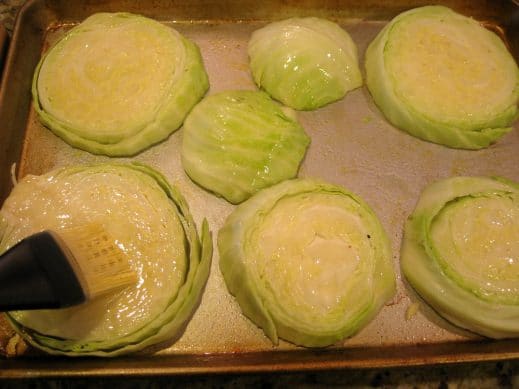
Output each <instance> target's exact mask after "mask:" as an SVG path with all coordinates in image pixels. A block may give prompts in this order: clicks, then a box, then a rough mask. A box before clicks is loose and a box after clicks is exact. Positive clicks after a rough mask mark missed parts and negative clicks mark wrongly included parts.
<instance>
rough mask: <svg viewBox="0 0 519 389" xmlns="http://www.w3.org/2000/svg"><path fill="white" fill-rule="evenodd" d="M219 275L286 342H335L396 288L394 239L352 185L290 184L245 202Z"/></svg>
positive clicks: (232, 221)
mask: <svg viewBox="0 0 519 389" xmlns="http://www.w3.org/2000/svg"><path fill="white" fill-rule="evenodd" d="M218 249H219V253H220V269H221V271H222V274H223V276H224V279H225V282H226V284H227V288H228V289H229V291H230V292H231V293H232V294H233V295H234V296H236V299H237V301H238V303H239V304H240V307H241V309H242V311H243V313H244V314H245V315H246V316H247V317H249V318H250V319H251V320H252V321H253V322H254V323H256V325H258V326H259V327H261V328H262V329H263V331H264V332H265V334H266V335H267V336H268V337H269V338H270V339H271V340H272V342H274V343H277V342H278V338H282V339H285V340H288V341H290V342H292V343H295V344H298V345H302V346H307V347H322V346H328V345H330V344H333V343H335V342H337V341H339V340H341V339H343V338H345V337H347V336H350V335H352V334H354V333H355V332H356V331H358V330H359V329H360V328H362V327H363V326H364V325H365V324H366V323H367V322H368V321H369V320H370V319H371V318H373V317H374V316H375V315H376V314H377V313H378V311H379V310H380V308H381V307H382V306H383V305H384V304H385V303H386V301H387V300H388V299H390V298H391V297H392V296H393V293H394V290H395V275H394V271H393V267H392V262H391V252H390V251H391V249H390V245H389V240H388V238H387V236H386V234H385V232H384V230H383V228H382V226H381V224H380V222H379V221H378V219H377V217H376V215H375V214H374V213H373V211H372V210H371V209H370V208H369V206H368V205H367V204H366V203H364V202H363V201H362V200H361V199H360V198H359V197H357V196H355V195H354V194H352V193H350V192H349V191H347V190H346V189H344V188H342V187H339V186H335V185H332V184H327V183H324V182H317V181H313V180H309V179H295V180H288V181H284V182H282V183H280V184H277V185H274V186H272V187H270V188H267V189H263V190H262V191H260V192H258V193H257V194H256V195H254V196H253V197H251V198H250V199H249V200H247V201H245V202H244V203H242V204H240V205H239V206H238V207H237V208H236V209H235V210H234V212H233V213H232V214H231V215H230V216H229V217H228V219H227V220H226V222H225V224H224V226H223V228H222V229H221V230H220V231H219V233H218Z"/></svg>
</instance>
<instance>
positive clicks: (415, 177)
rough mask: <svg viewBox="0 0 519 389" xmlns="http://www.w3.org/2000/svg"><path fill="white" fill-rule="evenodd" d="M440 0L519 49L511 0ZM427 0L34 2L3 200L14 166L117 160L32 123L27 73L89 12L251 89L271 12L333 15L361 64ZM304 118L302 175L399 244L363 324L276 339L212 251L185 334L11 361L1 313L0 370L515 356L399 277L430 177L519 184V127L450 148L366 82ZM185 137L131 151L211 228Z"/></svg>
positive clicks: (4, 100) (4, 102) (222, 82)
mask: <svg viewBox="0 0 519 389" xmlns="http://www.w3.org/2000/svg"><path fill="white" fill-rule="evenodd" d="M436 3H437V2H436ZM440 3H443V4H445V5H447V6H450V7H451V8H453V9H455V10H457V11H459V12H461V13H463V14H465V15H469V16H472V17H474V18H476V19H478V20H480V21H482V22H484V23H485V25H486V26H488V28H491V29H493V30H494V31H496V32H497V33H498V34H500V35H501V36H502V37H503V39H504V40H505V41H506V42H507V44H508V45H509V47H510V50H511V51H512V52H513V54H514V56H515V57H516V59H517V58H519V47H518V46H519V39H518V32H517V29H518V28H517V20H516V19H517V15H518V9H519V6H518V5H517V3H516V2H513V1H493V2H489V1H484V0H471V1H469V0H459V1H457V0H451V1H441V2H440ZM426 4H427V3H426V2H425V1H419V0H412V1H403V0H394V1H391V2H385V1H377V0H350V1H348V0H342V1H341V0H325V1H322V0H321V1H319V0H315V1H313V0H306V1H296V0H284V1H283V0H268V1H265V2H259V3H258V2H257V1H254V0H241V1H240V0H222V1H218V2H215V1H208V0H198V1H190V0H177V1H175V2H171V1H168V0H155V1H130V0H128V1H125V0H114V1H104V0H97V1H88V2H85V1H79V0H74V1H66V0H61V1H50V0H47V1H43V0H32V1H28V2H27V3H26V4H25V5H24V6H23V7H22V8H21V10H20V12H19V14H18V16H17V19H16V23H15V28H14V32H13V35H12V40H11V45H10V49H9V53H8V57H7V59H6V61H5V66H4V73H3V78H2V84H1V86H0V139H1V141H0V148H1V151H0V202H1V201H3V200H4V199H5V198H6V196H7V195H8V194H9V192H10V189H11V187H12V184H11V166H12V165H13V164H16V175H17V176H18V177H22V176H24V175H26V174H42V173H44V172H47V171H49V170H51V169H53V168H56V167H60V166H66V165H72V164H79V163H88V162H95V161H106V160H108V159H109V158H107V157H100V156H93V155H91V154H89V153H86V152H83V151H80V150H76V149H73V148H71V147H70V146H68V145H67V144H65V143H64V142H63V141H62V140H61V139H59V138H57V137H56V136H54V135H53V134H52V133H51V132H50V131H49V130H47V129H45V128H44V127H43V126H42V125H41V124H40V123H39V122H38V120H37V118H36V116H35V113H34V111H33V109H32V107H31V94H30V86H31V78H32V73H33V70H34V67H35V65H36V63H37V61H38V59H39V58H40V55H41V53H42V51H44V50H45V49H46V48H47V47H48V46H49V45H50V44H52V42H54V41H55V40H56V39H57V38H59V37H60V36H61V35H62V34H63V33H64V31H66V30H67V29H69V28H70V27H71V26H72V25H74V24H76V23H78V22H80V21H81V20H83V19H84V18H86V17H87V16H89V15H90V14H92V13H94V12H100V11H110V12H112V11H128V12H134V13H140V14H143V15H145V16H148V17H152V18H155V19H157V20H160V21H162V22H164V23H166V24H168V25H171V26H172V27H174V28H176V29H177V30H179V31H180V32H181V33H183V34H184V35H185V36H187V37H188V38H190V39H192V40H193V41H194V42H196V43H197V44H198V45H199V47H200V49H201V52H202V56H203V59H204V62H205V65H206V68H207V71H208V74H209V79H210V84H211V87H210V91H209V92H208V93H209V94H211V93H216V92H218V91H222V90H226V89H254V88H255V86H254V83H253V82H252V78H251V76H250V73H249V69H248V58H247V53H246V48H247V42H248V39H249V37H250V34H251V32H252V31H254V30H255V29H257V28H259V27H261V26H263V25H265V24H266V23H267V22H269V21H272V20H276V19H282V18H286V17H290V16H296V15H297V16H320V17H326V18H329V19H331V20H334V21H336V22H338V23H339V24H340V25H342V26H343V27H344V28H345V29H346V30H347V31H348V32H349V33H350V35H351V36H352V38H353V39H354V41H355V42H356V44H357V45H358V49H359V55H360V59H361V62H362V61H363V57H364V51H365V49H366V47H367V45H368V43H369V42H370V41H371V40H372V39H373V38H374V36H375V35H376V33H377V32H378V31H379V30H380V29H381V28H382V27H383V26H384V24H385V23H386V22H387V21H388V20H389V19H390V18H392V17H393V16H395V15H397V14H398V13H400V12H402V11H404V10H406V9H409V8H412V7H417V6H421V5H426ZM514 18H515V19H514ZM514 20H516V21H515V22H514ZM298 117H299V120H300V122H301V123H302V124H303V126H304V127H305V129H306V131H307V133H308V134H309V135H310V136H311V138H312V144H311V146H310V148H309V150H308V153H307V155H306V158H305V160H304V162H303V165H302V167H301V170H300V174H299V175H300V176H302V177H318V178H321V179H324V180H328V181H330V182H333V183H336V184H340V185H343V186H345V187H347V188H349V189H350V190H352V191H353V192H355V193H357V194H358V195H360V196H362V197H363V198H364V199H365V200H366V201H367V202H368V203H369V204H370V205H371V206H372V207H373V208H374V210H375V211H376V213H377V214H378V216H379V217H380V219H381V221H382V223H383V225H384V226H385V228H386V230H387V232H388V234H389V236H390V238H391V240H392V248H393V253H394V254H393V258H394V266H395V269H396V270H397V272H398V288H397V294H396V297H395V298H394V299H393V300H392V301H391V302H390V303H388V304H387V305H386V306H385V307H384V308H383V309H382V311H381V312H380V314H379V315H378V316H377V317H376V318H375V319H374V320H373V321H372V322H371V323H370V324H369V325H368V326H367V327H366V328H364V329H363V330H362V331H361V332H359V333H358V334H357V335H355V336H353V337H352V338H350V339H346V340H345V341H344V342H341V343H340V344H337V345H335V346H333V347H329V348H326V349H319V350H314V349H303V348H299V347H295V346H293V345H290V344H288V343H281V344H280V345H279V346H273V345H272V344H271V343H270V341H269V340H268V339H267V338H266V337H265V336H264V335H263V333H262V332H261V330H259V329H258V328H257V327H255V326H254V325H253V324H252V323H251V322H250V321H249V320H248V319H246V318H245V317H244V316H243V315H242V314H241V312H240V309H239V307H238V305H237V303H236V302H235V301H234V299H233V298H232V297H231V296H230V295H229V294H228V293H227V290H226V288H225V285H224V283H223V279H222V276H221V274H220V271H219V268H218V254H217V252H215V255H214V256H213V265H212V269H211V275H210V278H209V281H208V284H207V287H206V290H205V293H204V296H203V298H202V301H201V304H200V306H199V308H198V310H197V311H196V313H195V315H194V316H193V318H192V320H191V321H190V323H189V325H188V326H187V328H186V330H185V332H184V333H183V335H182V336H181V338H180V339H179V340H178V341H177V342H175V343H172V344H167V345H162V347H158V348H154V349H152V350H146V351H144V352H141V353H138V354H134V355H129V356H126V357H121V358H114V359H108V360H106V359H96V358H69V359H66V358H57V357H50V356H47V355H42V354H41V353H38V352H36V351H34V350H30V349H29V350H27V352H25V353H24V354H23V355H20V356H16V357H11V358H5V357H2V356H1V353H2V351H3V352H4V354H5V349H6V347H7V346H6V345H7V342H8V341H9V338H10V337H11V336H12V335H13V334H12V331H10V330H9V329H8V328H7V327H6V325H5V323H3V324H2V322H1V321H0V377H36V376H37V377H42V376H43V377H50V376H69V377H70V376H81V377H84V376H101V375H103V376H106V375H165V374H168V375H169V374H194V373H240V372H273V371H296V370H298V371H301V370H324V369H342V368H375V367H378V368H380V367H396V366H411V365H413V366H418V365H432V364H444V363H459V362H474V361H489V360H505V359H513V358H518V357H519V340H504V341H493V340H487V339H482V338H480V337H477V336H475V335H472V334H469V333H467V332H464V331H462V330H460V329H457V328H454V327H453V326H451V325H449V324H448V323H447V322H445V321H444V320H442V319H441V318H440V317H439V316H438V315H436V314H435V313H434V312H433V311H432V310H431V309H429V308H428V306H427V305H426V304H424V303H423V302H421V301H420V299H419V298H418V296H417V295H416V294H415V293H414V292H413V291H412V290H411V289H410V288H409V286H408V285H407V284H406V283H405V280H403V279H402V277H401V275H400V267H399V262H398V257H399V247H400V240H401V237H402V228H403V224H404V221H405V219H406V217H407V216H408V215H409V213H410V212H411V211H412V209H413V207H414V205H415V202H416V200H417V199H418V196H419V194H420V192H421V190H422V189H423V188H424V186H425V185H426V184H428V183H429V182H432V181H434V180H436V179H439V178H443V177H447V176H452V175H501V176H505V177H508V178H510V179H513V180H516V181H519V131H518V130H519V128H518V127H519V124H518V123H516V124H515V127H516V128H515V130H514V131H512V132H511V133H509V134H508V135H506V136H505V137H504V138H502V139H501V140H500V141H499V142H497V143H496V144H495V145H493V146H491V147H489V148H487V149H484V150H479V151H467V150H454V149H449V148H446V147H443V146H439V145H435V144H431V143H427V142H423V141H421V140H418V139H416V138H414V137H412V136H410V135H407V134H406V133H404V132H402V131H399V130H397V129H396V128H394V127H392V126H391V125H389V124H388V123H387V122H386V121H385V119H384V118H383V117H382V115H381V114H380V112H379V111H378V109H377V108H376V106H375V105H374V104H373V102H372V100H371V98H370V95H369V93H368V91H367V89H366V88H365V87H363V88H360V89H358V90H355V91H353V92H351V93H349V94H348V95H347V96H346V97H345V98H344V99H342V100H341V101H338V102H336V103H333V104H330V105H328V106H326V107H323V108H321V109H319V110H317V111H313V112H300V113H299V114H298ZM181 137H182V129H180V130H179V131H177V132H176V133H174V134H172V135H171V136H170V137H169V138H168V139H167V140H166V141H164V142H162V143H161V144H159V145H156V146H154V147H152V148H150V149H149V150H146V151H145V152H143V153H141V154H139V155H137V156H136V157H134V159H136V160H139V161H141V162H145V163H148V164H150V165H152V166H155V167H156V168H158V169H159V170H161V171H162V172H163V173H164V174H165V175H166V176H167V177H168V178H169V179H170V181H171V182H172V183H173V184H174V185H177V186H178V187H179V188H180V190H181V191H182V192H183V194H184V195H185V197H186V198H187V200H188V202H189V204H190V207H191V210H192V213H193V215H194V217H195V220H196V221H197V222H198V223H199V222H200V221H201V220H202V218H203V217H206V218H207V219H208V221H209V223H210V226H211V230H212V231H213V237H216V233H217V231H218V229H219V228H220V226H221V225H222V223H223V221H224V219H225V217H226V216H227V215H228V214H229V213H230V212H231V211H232V209H233V206H231V205H230V204H228V203H226V202H225V201H224V200H222V199H218V198H216V197H215V196H213V195H211V194H209V193H207V192H205V191H203V190H202V189H200V188H199V187H197V186H196V185H195V184H194V183H193V182H191V181H190V180H189V179H188V178H187V176H186V175H185V173H184V172H183V170H182V166H181V164H180V158H179V145H180V140H181ZM120 160H126V159H124V158H123V159H120ZM417 303H418V304H420V309H419V311H418V312H417V313H416V314H415V315H411V317H409V315H407V313H408V312H409V308H410V307H416V304H417Z"/></svg>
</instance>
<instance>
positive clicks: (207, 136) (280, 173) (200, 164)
mask: <svg viewBox="0 0 519 389" xmlns="http://www.w3.org/2000/svg"><path fill="white" fill-rule="evenodd" d="M183 131H184V132H183V139H182V165H183V167H184V169H185V171H186V173H187V174H188V175H189V177H191V179H192V180H193V181H195V182H196V183H197V184H199V185H200V186H202V187H204V188H206V189H208V190H210V191H212V192H214V193H216V194H217V195H220V196H222V197H224V198H225V199H226V200H228V201H229V202H231V203H233V204H237V203H240V202H242V201H244V200H246V199H247V198H249V197H250V196H251V195H252V194H254V193H256V192H257V191H259V190H260V189H262V188H266V187H268V186H270V185H273V184H276V183H278V182H280V181H283V180H285V179H289V178H293V177H295V176H296V175H297V172H298V170H299V165H300V164H301V161H302V160H303V158H304V155H305V152H306V149H307V147H308V145H309V143H310V138H309V137H308V136H307V135H306V133H305V131H304V129H303V127H301V125H300V124H299V123H298V122H297V120H296V119H295V118H294V112H293V111H292V110H290V109H287V108H285V107H282V106H280V105H279V104H278V103H276V102H275V101H273V100H272V99H271V98H270V97H269V96H268V95H267V94H266V93H263V92H259V91H245V90H244V91H226V92H222V93H219V94H216V95H212V96H208V97H206V98H205V99H204V100H202V101H201V102H200V103H199V104H198V105H197V106H196V107H195V108H194V109H193V111H192V112H191V113H190V114H189V116H188V117H187V118H186V122H185V125H184V128H183Z"/></svg>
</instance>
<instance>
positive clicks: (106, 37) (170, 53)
mask: <svg viewBox="0 0 519 389" xmlns="http://www.w3.org/2000/svg"><path fill="white" fill-rule="evenodd" d="M208 87H209V83H208V78H207V74H206V72H205V69H204V65H203V63H202V58H201V56H200V52H199V49H198V47H197V46H196V45H195V44H194V43H192V42H191V41H189V40H187V39H186V38H184V37H183V36H182V35H181V34H179V33H178V32H177V31H176V30H174V29H173V28H170V27H167V26H165V25H163V24H161V23H159V22H157V21H155V20H152V19H148V18H145V17H143V16H140V15H134V14H129V13H98V14H94V15H92V16H90V17H88V18H87V19H85V20H84V21H83V22H82V23H81V24H79V25H78V26H76V27H74V28H72V29H71V30H70V31H69V32H68V33H67V34H65V36H64V37H63V38H62V39H60V40H59V41H58V42H57V43H56V44H55V45H54V46H52V47H51V48H50V50H49V51H48V52H47V53H46V54H45V55H44V56H43V57H42V59H41V60H40V62H39V64H38V66H37V68H36V71H35V74H34V79H33V86H32V93H33V99H34V107H35V109H36V112H37V113H38V116H39V118H40V119H41V121H42V122H43V124H45V125H46V126H47V127H48V128H50V129H51V130H52V131H53V132H54V133H55V134H56V135H58V136H60V137H61V138H63V139H64V140H65V141H66V142H68V143H69V144H71V145H72V146H74V147H77V148H80V149H84V150H87V151H89V152H91V153H95V154H104V155H109V156H129V155H133V154H136V153H138V152H140V151H142V150H144V149H146V148H148V147H149V146H151V145H153V144H155V143H157V142H160V141H162V140H164V139H165V138H167V137H168V136H169V135H170V134H171V133H172V132H174V131H175V130H176V129H178V128H179V127H180V126H181V125H182V122H183V120H184V118H185V116H186V115H187V113H188V112H189V111H190V110H191V108H192V107H193V106H194V105H195V104H196V103H197V102H198V101H199V100H200V99H201V98H202V97H203V95H204V94H205V92H206V91H207V89H208Z"/></svg>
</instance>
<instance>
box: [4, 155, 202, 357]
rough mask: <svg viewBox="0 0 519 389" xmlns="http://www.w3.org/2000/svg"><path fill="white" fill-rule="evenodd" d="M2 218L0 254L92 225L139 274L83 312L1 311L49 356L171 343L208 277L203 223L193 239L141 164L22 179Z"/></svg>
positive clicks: (180, 208)
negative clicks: (40, 236)
mask: <svg viewBox="0 0 519 389" xmlns="http://www.w3.org/2000/svg"><path fill="white" fill-rule="evenodd" d="M1 216H2V217H3V219H4V223H6V227H5V228H4V232H3V234H2V239H1V242H0V251H1V252H3V251H5V250H7V249H8V248H9V247H12V246H13V245H14V244H16V242H18V241H19V240H21V239H22V238H24V237H26V236H28V235H30V234H32V233H35V232H38V231H42V230H44V229H55V230H58V231H59V229H61V228H67V227H73V226H80V225H83V224H88V223H91V222H95V223H100V224H101V225H103V227H104V229H105V230H106V231H107V232H108V233H109V234H111V235H112V236H113V237H114V238H115V240H116V244H117V245H118V246H119V247H120V248H121V250H123V251H124V252H125V254H126V256H127V257H128V260H129V263H130V266H131V268H132V269H133V270H134V271H135V272H136V273H137V275H138V282H137V283H136V284H135V285H133V286H130V287H128V288H126V289H124V290H121V291H119V292H116V293H112V294H107V295H104V296H101V297H99V298H96V299H94V300H91V301H88V302H86V303H84V304H81V305H77V306H74V307H70V308H65V309H58V310H34V311H15V312H9V313H8V317H9V319H10V321H11V323H12V324H13V326H14V328H15V329H17V330H18V331H19V332H20V333H21V334H22V335H23V336H24V337H25V339H27V340H28V341H29V343H31V344H33V345H34V346H36V347H38V348H40V349H42V350H44V351H46V352H48V353H51V354H64V355H69V356H78V355H96V356H114V355H119V354H124V353H129V352H132V351H137V350H140V349H142V348H144V347H146V346H149V345H152V344H155V343H158V342H161V341H164V340H167V339H170V338H171V339H173V338H175V336H178V335H179V334H180V333H181V331H182V330H183V327H184V325H185V324H186V322H187V321H188V319H189V318H190V316H191V314H192V313H193V311H194V309H195V308H196V306H197V304H198V300H199V298H200V295H201V293H202V290H203V287H204V285H205V282H206V280H207V278H208V275H209V268H210V262H211V255H212V242H211V236H210V232H209V229H208V225H207V222H206V221H205V220H204V222H203V224H202V230H201V235H200V237H199V235H198V232H197V230H196V226H195V223H194V221H193V219H192V217H191V215H190V213H189V208H188V206H187V204H186V202H185V200H184V199H183V197H182V195H181V194H180V193H179V192H178V190H177V189H176V188H174V187H172V186H171V185H170V184H169V183H168V182H167V181H166V179H165V178H164V177H163V176H162V175H161V174H160V173H158V172H157V171H155V170H154V169H152V168H150V167H148V166H146V165H142V164H136V163H133V164H116V163H110V164H99V165H85V166H77V167H68V168H64V169H60V170H56V171H52V172H50V173H47V174H45V175H43V176H27V177H25V178H24V179H23V180H21V181H20V182H19V183H18V184H17V185H16V186H15V187H14V189H13V191H12V193H11V194H10V196H9V197H8V199H7V200H6V201H5V203H4V205H3V207H2V210H1Z"/></svg>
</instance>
